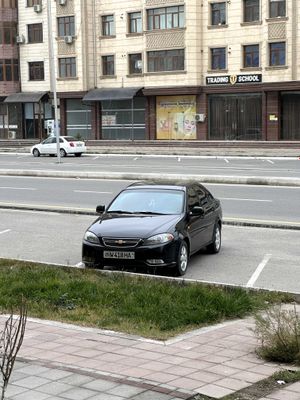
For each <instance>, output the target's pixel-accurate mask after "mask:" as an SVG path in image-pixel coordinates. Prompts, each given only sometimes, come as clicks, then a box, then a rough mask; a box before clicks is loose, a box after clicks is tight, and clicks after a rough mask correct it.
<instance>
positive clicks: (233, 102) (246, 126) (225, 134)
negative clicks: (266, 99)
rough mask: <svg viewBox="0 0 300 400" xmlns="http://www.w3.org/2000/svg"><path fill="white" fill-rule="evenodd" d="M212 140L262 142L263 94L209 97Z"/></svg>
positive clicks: (209, 132)
mask: <svg viewBox="0 0 300 400" xmlns="http://www.w3.org/2000/svg"><path fill="white" fill-rule="evenodd" d="M208 107H209V111H208V115H209V121H208V122H209V131H208V137H209V139H211V140H261V139H262V98H261V94H239V95H235V94H234V95H231V94H226V95H225V94H224V95H210V96H208Z"/></svg>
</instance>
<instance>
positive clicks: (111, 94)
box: [83, 87, 142, 102]
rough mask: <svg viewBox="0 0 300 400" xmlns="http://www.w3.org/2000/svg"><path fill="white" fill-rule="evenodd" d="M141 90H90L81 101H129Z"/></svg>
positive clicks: (139, 88) (138, 88)
mask: <svg viewBox="0 0 300 400" xmlns="http://www.w3.org/2000/svg"><path fill="white" fill-rule="evenodd" d="M141 89H142V87H134V88H129V87H127V88H110V89H107V88H105V89H104V88H102V89H92V90H90V91H89V92H87V94H86V95H85V96H84V97H83V101H84V102H88V101H103V100H129V99H132V98H133V97H134V96H135V95H136V94H137V92H138V91H139V90H141Z"/></svg>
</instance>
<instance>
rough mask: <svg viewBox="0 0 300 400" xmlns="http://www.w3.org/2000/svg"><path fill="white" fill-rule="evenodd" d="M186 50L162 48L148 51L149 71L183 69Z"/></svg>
mask: <svg viewBox="0 0 300 400" xmlns="http://www.w3.org/2000/svg"><path fill="white" fill-rule="evenodd" d="M183 70H184V50H183V49H179V50H162V51H149V52H148V72H158V71H183Z"/></svg>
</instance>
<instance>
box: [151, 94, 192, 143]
mask: <svg viewBox="0 0 300 400" xmlns="http://www.w3.org/2000/svg"><path fill="white" fill-rule="evenodd" d="M195 114H196V96H190V95H187V96H157V97H156V138H157V139H168V140H180V139H196V138H197V132H196V121H195Z"/></svg>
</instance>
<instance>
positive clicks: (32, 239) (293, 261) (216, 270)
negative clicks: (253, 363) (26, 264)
mask: <svg viewBox="0 0 300 400" xmlns="http://www.w3.org/2000/svg"><path fill="white" fill-rule="evenodd" d="M92 221H93V217H92V216H86V215H69V214H58V213H46V212H32V211H16V210H1V209H0V257H2V258H14V259H16V258H17V259H23V260H33V261H40V262H47V263H57V264H66V265H70V266H76V265H77V266H78V264H79V263H80V261H81V241H82V236H83V234H84V232H85V230H86V229H87V227H88V226H89V225H90V223H91V222H92ZM299 243H300V231H292V230H278V229H265V228H253V227H251V228H250V227H232V226H227V225H225V226H224V229H223V247H222V250H221V252H220V253H219V254H217V255H207V254H204V253H203V254H199V255H196V256H194V257H192V258H191V261H190V266H189V269H188V271H187V274H186V275H185V277H186V278H187V279H196V280H201V281H207V282H215V283H220V284H231V285H242V286H246V287H255V288H264V289H272V290H282V291H288V292H293V293H300V262H299V259H300V247H299ZM135 272H145V271H135ZM146 272H147V271H146ZM149 272H150V273H156V274H164V271H161V270H158V271H148V273H149Z"/></svg>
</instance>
